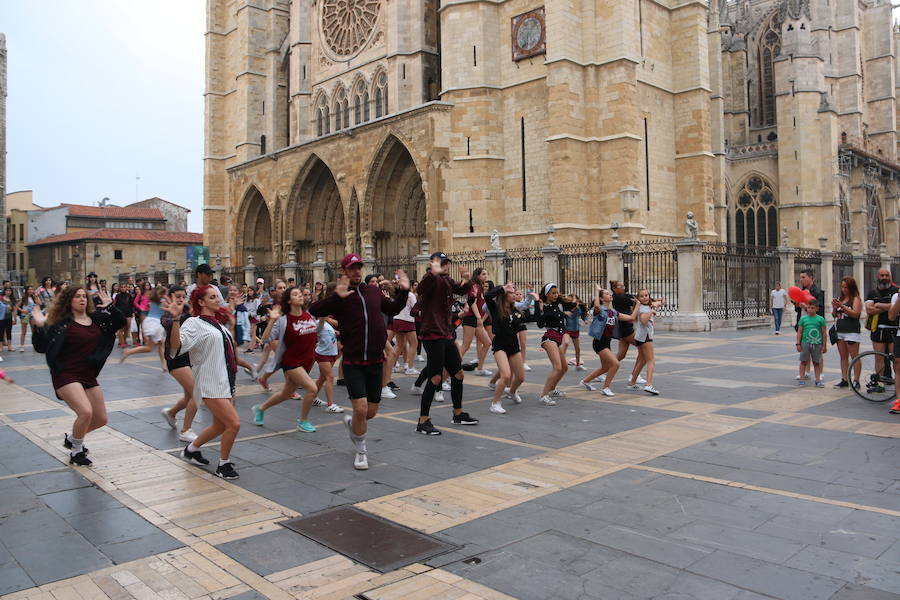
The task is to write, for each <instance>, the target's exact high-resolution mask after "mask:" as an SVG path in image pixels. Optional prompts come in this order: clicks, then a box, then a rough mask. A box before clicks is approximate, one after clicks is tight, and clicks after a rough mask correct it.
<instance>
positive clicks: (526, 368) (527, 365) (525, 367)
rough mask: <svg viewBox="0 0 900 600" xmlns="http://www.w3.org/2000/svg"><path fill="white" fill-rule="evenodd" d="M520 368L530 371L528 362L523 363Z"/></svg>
mask: <svg viewBox="0 0 900 600" xmlns="http://www.w3.org/2000/svg"><path fill="white" fill-rule="evenodd" d="M522 368H523V369H524V370H525V372H526V373H527V372H528V371H531V365H529V364H528V363H525V364H523V365H522Z"/></svg>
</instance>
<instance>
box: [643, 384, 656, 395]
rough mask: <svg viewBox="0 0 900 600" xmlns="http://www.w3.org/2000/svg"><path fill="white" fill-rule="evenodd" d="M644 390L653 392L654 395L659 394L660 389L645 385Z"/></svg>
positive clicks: (649, 392)
mask: <svg viewBox="0 0 900 600" xmlns="http://www.w3.org/2000/svg"><path fill="white" fill-rule="evenodd" d="M644 391H645V392H647V393H648V394H653V395H654V396H659V390H658V389H656V388H655V387H653V386H652V385H645V386H644Z"/></svg>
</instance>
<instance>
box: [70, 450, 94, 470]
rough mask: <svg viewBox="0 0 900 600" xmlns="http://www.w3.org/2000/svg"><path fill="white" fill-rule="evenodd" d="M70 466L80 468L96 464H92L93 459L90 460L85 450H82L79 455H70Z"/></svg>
mask: <svg viewBox="0 0 900 600" xmlns="http://www.w3.org/2000/svg"><path fill="white" fill-rule="evenodd" d="M69 464H70V465H78V466H79V467H89V466H91V465H92V464H94V463H93V462H91V459H89V458H88V457H87V456H86V455H85V453H84V450H82V451H81V452H79V453H78V454H70V455H69Z"/></svg>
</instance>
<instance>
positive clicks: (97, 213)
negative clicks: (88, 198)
mask: <svg viewBox="0 0 900 600" xmlns="http://www.w3.org/2000/svg"><path fill="white" fill-rule="evenodd" d="M62 206H68V207H69V216H70V217H96V218H107V219H156V220H160V221H162V220H164V219H165V217H163V214H162V212H160V210H159V209H158V208H132V207H130V206H104V207H100V206H85V205H83V204H62Z"/></svg>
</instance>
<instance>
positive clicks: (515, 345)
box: [491, 335, 522, 357]
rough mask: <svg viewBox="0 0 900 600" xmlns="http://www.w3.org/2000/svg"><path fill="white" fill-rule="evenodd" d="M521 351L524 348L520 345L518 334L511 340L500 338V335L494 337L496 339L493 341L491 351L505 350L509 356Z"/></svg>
mask: <svg viewBox="0 0 900 600" xmlns="http://www.w3.org/2000/svg"><path fill="white" fill-rule="evenodd" d="M521 351H522V349H521V348H520V347H519V336H518V335H516V336H515V337H514V338H513V339H511V340H504V339H500V337H499V336H497V337H495V338H494V341H493V342H491V352H505V353H506V356H507V357H510V356H513V355H515V354H518V353H519V352H521Z"/></svg>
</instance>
